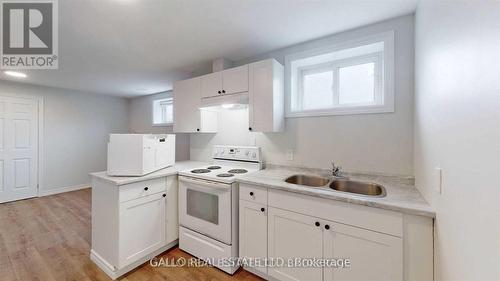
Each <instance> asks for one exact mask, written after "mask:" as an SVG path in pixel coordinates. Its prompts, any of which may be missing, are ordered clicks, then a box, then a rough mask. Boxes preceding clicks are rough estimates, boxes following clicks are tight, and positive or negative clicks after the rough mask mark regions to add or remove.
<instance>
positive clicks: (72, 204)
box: [0, 189, 262, 281]
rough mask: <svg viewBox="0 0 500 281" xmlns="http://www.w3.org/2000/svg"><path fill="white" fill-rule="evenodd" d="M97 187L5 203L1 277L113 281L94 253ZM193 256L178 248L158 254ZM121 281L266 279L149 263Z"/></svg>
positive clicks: (0, 218) (7, 280)
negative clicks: (94, 195)
mask: <svg viewBox="0 0 500 281" xmlns="http://www.w3.org/2000/svg"><path fill="white" fill-rule="evenodd" d="M90 208H91V189H84V190H79V191H74V192H68V193H62V194H57V195H52V196H47V197H41V198H34V199H28V200H21V201H16V202H10V203H3V204H0V281H28V280H40V281H64V280H75V281H80V280H82V281H88V280H111V279H110V278H108V277H107V275H106V274H105V273H104V272H102V271H101V270H100V269H99V268H98V267H97V266H96V265H95V264H94V263H93V262H92V261H91V260H90V258H89V253H90V244H91V229H90V227H91V218H90V216H91V211H90ZM180 257H183V258H190V257H191V256H190V255H189V254H187V253H185V252H183V251H181V250H179V249H178V248H175V249H173V250H170V251H167V252H164V253H163V254H161V255H160V256H158V258H164V259H168V260H171V259H178V258H180ZM119 280H124V281H146V280H152V281H159V280H168V281H178V280H179V281H180V280H189V281H198V280H200V281H209V280H223V281H226V280H228V281H229V280H245V281H251V280H262V279H260V278H258V277H257V276H255V275H253V274H251V273H248V272H246V271H244V270H241V269H240V270H239V271H238V272H236V274H235V275H234V276H230V275H227V274H225V273H223V272H222V271H220V270H218V269H215V268H211V267H187V266H184V267H176V268H172V267H170V268H168V267H159V268H155V267H152V266H150V264H149V263H145V264H143V265H142V266H141V267H139V268H137V269H136V270H134V271H132V272H130V273H128V274H127V275H125V276H123V277H122V278H120V279H119Z"/></svg>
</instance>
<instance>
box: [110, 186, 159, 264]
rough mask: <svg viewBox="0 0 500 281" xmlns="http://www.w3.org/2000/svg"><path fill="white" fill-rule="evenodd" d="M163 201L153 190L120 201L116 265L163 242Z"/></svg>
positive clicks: (141, 255) (136, 256)
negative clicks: (144, 195)
mask: <svg viewBox="0 0 500 281" xmlns="http://www.w3.org/2000/svg"><path fill="white" fill-rule="evenodd" d="M165 201H166V200H165V198H164V197H163V194H161V193H157V194H153V195H150V196H147V197H144V198H141V199H137V200H131V201H128V202H124V203H122V204H120V230H119V233H120V235H119V240H120V241H119V249H120V251H119V265H120V267H125V266H127V265H129V264H131V263H133V262H135V261H137V260H138V259H139V258H140V257H143V256H145V255H147V254H150V253H152V252H154V251H155V250H158V249H160V248H161V247H162V246H164V245H165V227H164V222H165Z"/></svg>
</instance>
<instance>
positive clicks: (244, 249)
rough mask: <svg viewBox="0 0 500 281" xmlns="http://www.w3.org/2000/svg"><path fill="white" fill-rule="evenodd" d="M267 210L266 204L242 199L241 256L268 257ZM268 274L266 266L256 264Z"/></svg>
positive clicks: (257, 267) (258, 268) (261, 270)
mask: <svg viewBox="0 0 500 281" xmlns="http://www.w3.org/2000/svg"><path fill="white" fill-rule="evenodd" d="M266 212H267V210H266V206H264V205H260V204H256V203H253V202H247V201H243V200H240V214H239V215H240V257H244V258H251V259H261V260H264V259H265V258H267V213H266ZM254 268H255V269H256V270H258V271H260V272H262V273H264V274H267V268H266V267H265V266H255V267H254Z"/></svg>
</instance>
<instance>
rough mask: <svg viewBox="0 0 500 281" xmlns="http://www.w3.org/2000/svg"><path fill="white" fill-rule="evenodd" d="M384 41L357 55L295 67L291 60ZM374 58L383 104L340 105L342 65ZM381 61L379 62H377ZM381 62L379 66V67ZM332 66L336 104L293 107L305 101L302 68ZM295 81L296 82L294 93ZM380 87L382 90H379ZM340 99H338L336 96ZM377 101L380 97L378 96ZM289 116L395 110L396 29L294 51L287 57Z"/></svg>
mask: <svg viewBox="0 0 500 281" xmlns="http://www.w3.org/2000/svg"><path fill="white" fill-rule="evenodd" d="M380 42H382V43H383V44H384V49H383V51H379V52H373V53H367V54H361V55H359V56H355V57H349V58H344V59H339V60H334V61H329V62H322V63H318V64H315V65H308V66H303V67H297V68H296V69H294V70H292V67H291V64H292V63H293V62H294V61H296V60H301V59H307V58H309V57H314V56H318V55H324V54H328V53H334V52H338V51H342V50H346V49H351V48H356V47H362V46H365V45H370V44H375V43H380ZM369 60H373V61H375V79H376V80H375V86H376V88H375V98H376V99H378V101H380V102H381V104H358V105H355V104H352V105H339V103H338V97H339V83H338V81H339V69H340V68H342V67H347V66H351V65H357V64H363V63H360V62H363V61H368V62H370V61H369ZM377 62H378V63H377ZM377 65H378V67H377ZM328 67H332V69H333V72H334V79H333V84H334V87H335V89H334V91H333V92H334V107H328V108H321V109H312V110H303V109H298V110H297V109H292V104H293V105H294V107H295V108H300V107H301V104H302V100H301V99H302V98H303V94H302V93H299V92H301V91H302V90H301V89H302V87H303V83H302V79H303V74H302V72H303V71H304V70H305V71H311V72H314V69H316V68H317V69H318V71H317V72H322V71H321V70H324V69H325V68H328ZM292 75H293V76H292ZM292 83H296V84H295V85H296V86H295V88H294V89H293V90H294V91H293V92H294V95H292V88H293V87H292ZM377 91H378V92H377ZM335 99H337V100H335ZM376 101H377V100H376ZM285 102H286V106H285V117H287V118H293V117H308V116H325V115H351V114H370V113H391V112H394V31H388V32H383V33H378V34H374V35H371V36H366V37H363V38H359V39H356V40H350V41H346V42H342V43H337V44H332V45H328V46H325V47H322V48H316V49H312V50H306V51H303V52H299V53H294V54H291V55H288V56H286V57H285ZM336 105H338V106H336Z"/></svg>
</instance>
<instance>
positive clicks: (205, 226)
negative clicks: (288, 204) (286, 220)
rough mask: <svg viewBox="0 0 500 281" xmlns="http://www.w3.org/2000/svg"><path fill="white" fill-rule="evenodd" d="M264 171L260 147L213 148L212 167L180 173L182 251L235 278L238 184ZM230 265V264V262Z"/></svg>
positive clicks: (218, 146)
mask: <svg viewBox="0 0 500 281" xmlns="http://www.w3.org/2000/svg"><path fill="white" fill-rule="evenodd" d="M260 169H262V157H261V152H260V148H259V147H248V146H221V145H217V146H214V147H213V151H212V163H211V164H210V165H207V166H203V167H199V168H196V169H191V170H185V171H181V172H179V223H180V227H179V248H181V249H182V250H184V251H186V252H188V253H190V254H192V255H194V256H196V257H198V258H202V259H207V260H208V261H209V262H211V263H212V264H213V265H214V266H216V267H218V268H220V269H221V270H223V271H225V272H227V273H229V274H233V273H234V272H235V271H236V270H237V269H238V265H236V264H231V262H230V261H236V260H237V258H238V196H239V194H238V184H237V182H236V179H237V178H238V177H239V176H241V175H244V174H248V173H252V172H255V171H258V170H260ZM228 261H229V262H228Z"/></svg>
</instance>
